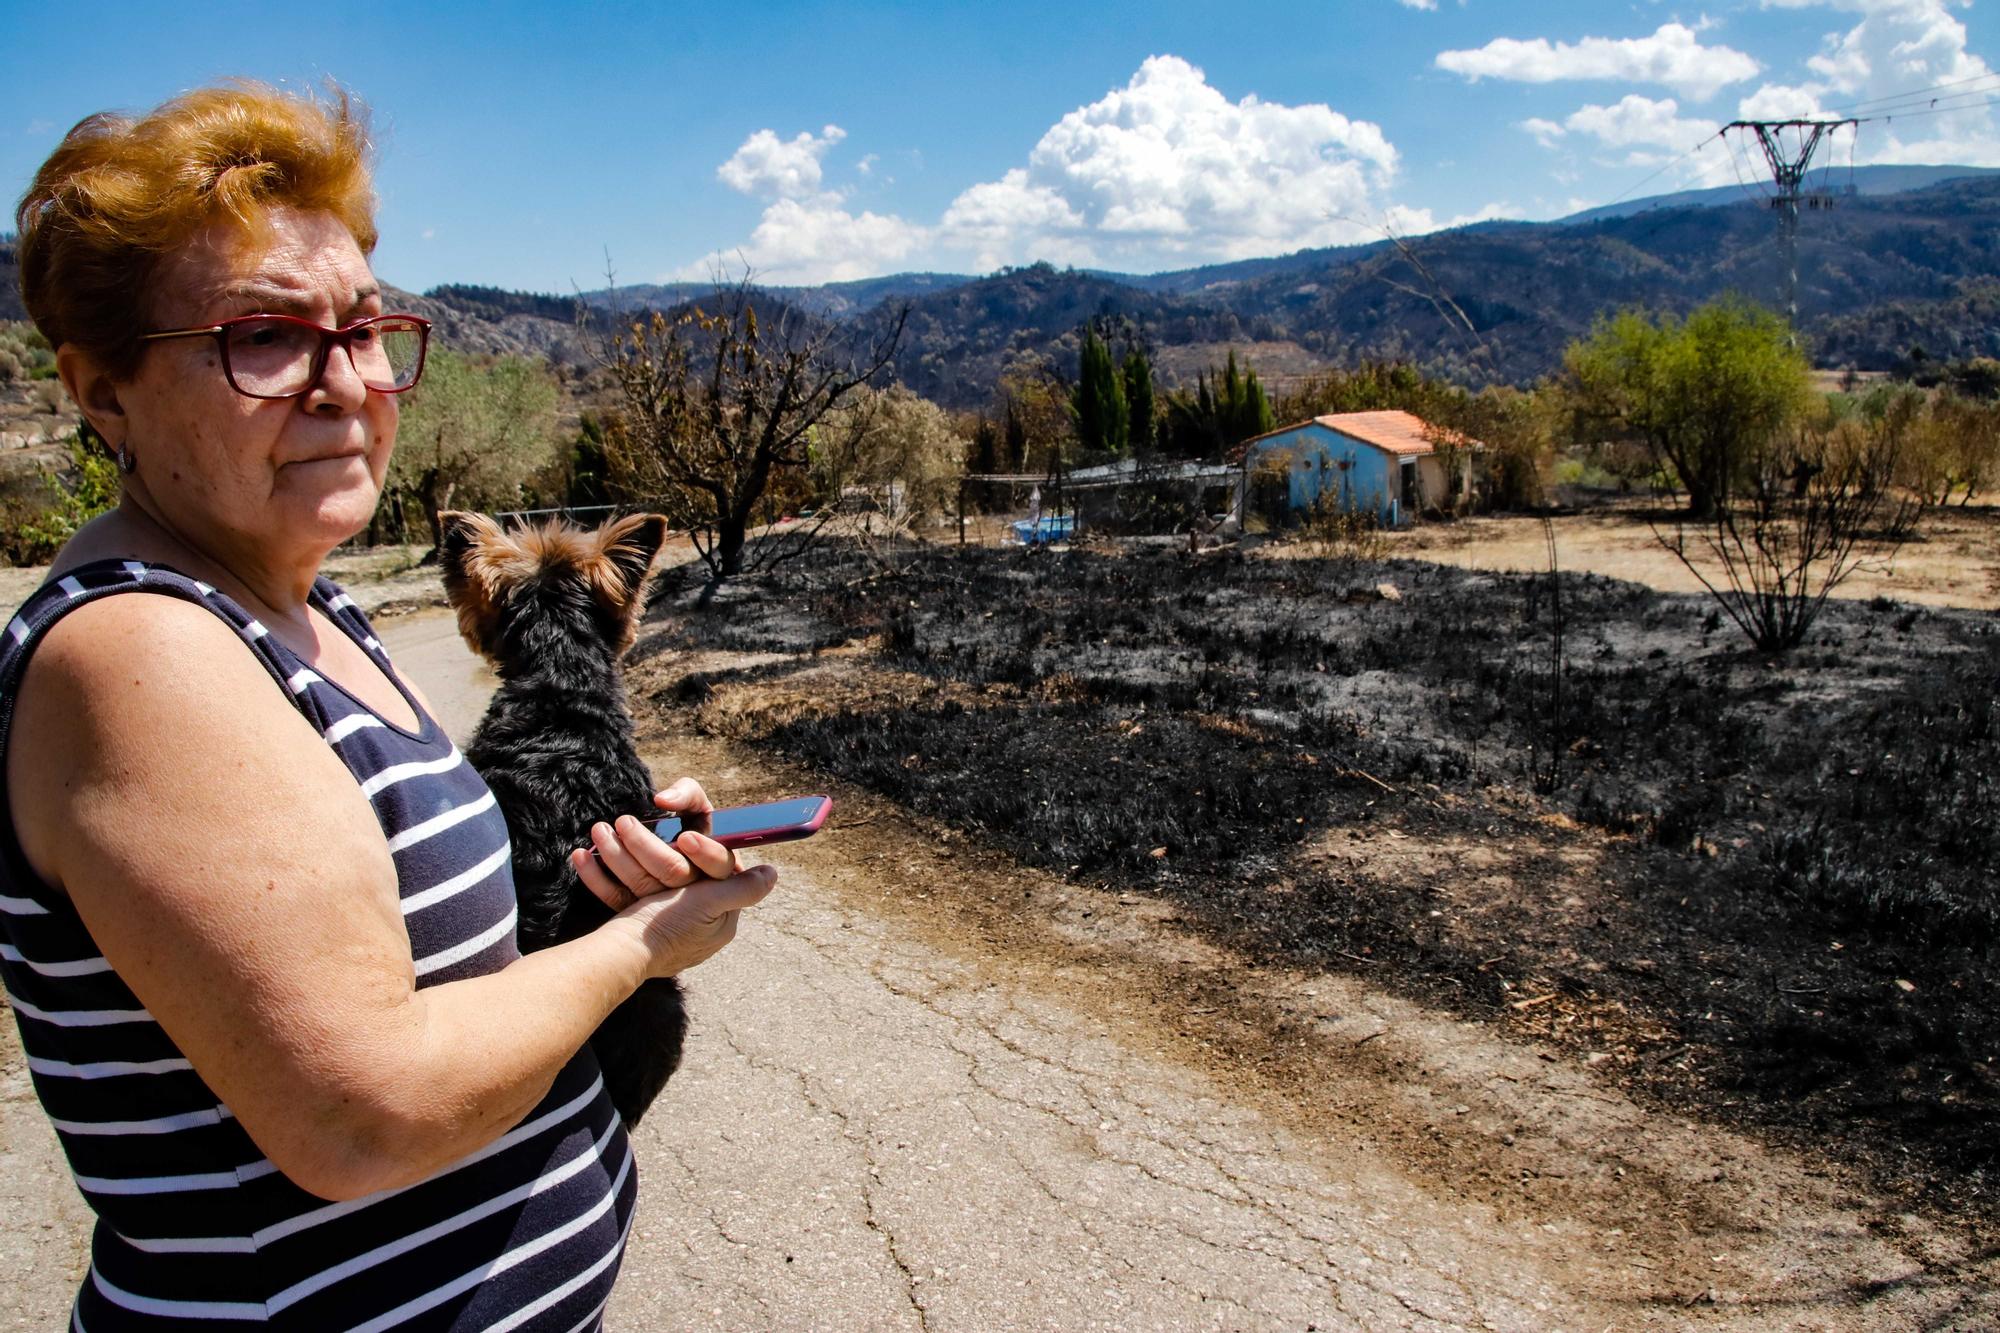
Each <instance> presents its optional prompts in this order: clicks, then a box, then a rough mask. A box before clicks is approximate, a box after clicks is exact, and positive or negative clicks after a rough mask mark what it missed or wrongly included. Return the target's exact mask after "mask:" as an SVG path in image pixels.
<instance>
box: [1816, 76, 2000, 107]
mask: <svg viewBox="0 0 2000 1333" xmlns="http://www.w3.org/2000/svg"><path fill="white" fill-rule="evenodd" d="M1981 79H2000V70H1988V71H1986V73H1984V74H1974V75H1971V76H1969V77H1967V78H1963V79H1953V80H1951V81H1950V82H1948V83H1934V84H1932V85H1931V86H1930V87H1928V88H1914V89H1911V90H1910V91H1909V92H1906V93H1891V94H1890V95H1889V96H1887V97H1872V98H1869V99H1867V100H1866V101H1861V102H1853V103H1850V104H1848V105H1846V106H1836V107H1828V108H1827V110H1828V111H1829V112H1834V111H1859V110H1860V109H1861V108H1862V107H1867V106H1878V105H1880V104H1881V103H1883V102H1907V101H1910V100H1913V99H1920V98H1923V97H1926V96H1928V95H1930V94H1932V93H1936V92H1941V91H1942V90H1944V89H1946V88H1959V87H1963V86H1964V85H1965V84H1968V83H1978V82H1979V81H1980V80H1981ZM1957 95H1959V96H1962V95H1963V94H1957Z"/></svg>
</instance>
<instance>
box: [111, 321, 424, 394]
mask: <svg viewBox="0 0 2000 1333" xmlns="http://www.w3.org/2000/svg"><path fill="white" fill-rule="evenodd" d="M430 336H431V322H430V321H429V320H427V319H419V318H418V317H417V316H415V315H376V316H374V317H373V318H372V319H357V320H355V321H354V322H353V323H352V324H349V325H347V326H346V327H345V328H338V329H328V328H322V327H320V326H319V325H317V324H315V323H313V322H312V321H311V320H309V319H299V318H297V317H295V316H292V315H239V316H237V317H236V318H235V319H225V320H223V321H221V322H220V323H216V324H209V325H205V326H204V327H202V328H198V329H169V330H167V331H166V332H164V333H142V334H140V335H139V340H140V341H141V342H151V341H154V340H156V339H162V338H214V339H215V343H216V346H218V347H220V348H221V349H222V373H223V374H224V375H226V376H227V377H228V379H229V387H230V388H232V389H234V390H236V392H238V393H240V394H242V395H243V396H244V397H246V398H297V397H300V396H302V395H304V394H307V393H310V392H311V391H312V389H313V386H314V385H316V384H318V383H319V381H320V376H322V375H324V374H325V373H326V362H327V358H328V357H330V356H331V355H333V348H334V346H335V345H336V344H338V345H339V346H340V347H342V348H344V349H345V350H346V352H347V359H348V361H349V363H350V364H352V365H353V367H354V371H355V373H356V374H357V375H359V376H360V377H361V382H362V383H363V384H365V385H367V386H368V388H370V389H372V390H373V391H374V392H376V393H402V392H404V391H405V390H407V389H412V388H415V387H416V383H417V377H418V376H420V375H422V374H423V373H424V351H425V349H426V348H427V347H428V346H429V344H430Z"/></svg>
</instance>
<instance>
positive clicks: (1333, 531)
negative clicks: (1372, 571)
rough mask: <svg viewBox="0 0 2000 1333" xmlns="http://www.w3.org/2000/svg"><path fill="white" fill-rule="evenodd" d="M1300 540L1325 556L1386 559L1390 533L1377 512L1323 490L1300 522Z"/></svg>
mask: <svg viewBox="0 0 2000 1333" xmlns="http://www.w3.org/2000/svg"><path fill="white" fill-rule="evenodd" d="M1299 542H1300V544H1301V545H1303V546H1304V547H1305V549H1306V551H1307V552H1308V553H1310V554H1312V555H1314V556H1317V557H1319V558H1320V559H1322V560H1347V561H1355V560H1386V559H1388V556H1389V537H1388V534H1387V533H1385V532H1383V531H1382V524H1381V521H1380V520H1379V519H1378V518H1377V516H1376V515H1375V513H1374V512H1372V511H1366V510H1361V509H1356V508H1352V507H1350V506H1347V505H1343V504H1342V503H1340V499H1339V497H1338V496H1336V495H1334V494H1333V493H1332V492H1327V493H1325V494H1322V495H1321V496H1320V498H1319V499H1318V500H1316V501H1314V503H1313V507H1312V508H1311V509H1309V510H1307V511H1306V516H1305V520H1304V522H1302V523H1301V524H1300V525H1299Z"/></svg>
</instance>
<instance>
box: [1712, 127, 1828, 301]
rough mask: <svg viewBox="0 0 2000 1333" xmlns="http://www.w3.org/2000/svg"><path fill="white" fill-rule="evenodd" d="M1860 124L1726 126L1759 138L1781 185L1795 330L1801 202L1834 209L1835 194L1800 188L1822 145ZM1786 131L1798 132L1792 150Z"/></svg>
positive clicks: (1775, 202)
mask: <svg viewBox="0 0 2000 1333" xmlns="http://www.w3.org/2000/svg"><path fill="white" fill-rule="evenodd" d="M1860 123H1861V122H1860V121H1858V120H1736V121H1731V122H1730V123H1729V124H1727V125H1724V126H1723V127H1722V132H1723V133H1724V134H1727V133H1729V131H1731V130H1749V131H1750V132H1751V133H1753V134H1755V135H1756V136H1757V145H1758V147H1760V148H1762V149H1763V150H1764V161H1765V162H1767V163H1769V164H1770V167H1771V179H1772V180H1773V181H1775V182H1776V183H1777V186H1778V192H1777V193H1776V194H1774V195H1772V196H1771V207H1772V208H1774V209H1776V210H1777V212H1778V251H1779V255H1780V257H1781V258H1782V259H1783V261H1784V265H1785V320H1786V322H1787V323H1789V324H1790V325H1791V326H1792V327H1793V328H1794V329H1796V328H1797V327H1798V323H1799V202H1800V201H1801V200H1805V201H1806V202H1807V205H1808V207H1811V208H1832V207H1833V196H1832V195H1830V194H1825V193H1802V192H1801V191H1800V189H1799V186H1800V185H1801V184H1803V183H1804V182H1805V178H1806V170H1807V168H1808V167H1810V166H1811V165H1812V159H1813V154H1814V153H1815V152H1817V151H1819V146H1820V144H1821V142H1822V141H1824V140H1825V139H1826V137H1827V136H1828V135H1829V134H1832V133H1833V132H1834V131H1835V130H1837V129H1839V128H1840V127H1841V126H1842V125H1859V124H1860ZM1786 130H1795V131H1797V133H1798V138H1797V140H1796V141H1795V146H1794V147H1792V148H1787V147H1786V146H1785V142H1784V132H1785V131H1786Z"/></svg>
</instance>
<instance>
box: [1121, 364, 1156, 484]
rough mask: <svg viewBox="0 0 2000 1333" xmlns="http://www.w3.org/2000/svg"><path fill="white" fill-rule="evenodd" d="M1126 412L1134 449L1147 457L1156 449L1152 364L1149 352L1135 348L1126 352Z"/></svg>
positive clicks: (1133, 450) (1124, 368)
mask: <svg viewBox="0 0 2000 1333" xmlns="http://www.w3.org/2000/svg"><path fill="white" fill-rule="evenodd" d="M1123 370H1124V380H1125V411H1126V415H1127V417H1128V418H1129V419H1130V421H1131V423H1132V424H1131V428H1130V439H1131V443H1132V452H1133V453H1135V454H1138V455H1140V456H1141V457H1146V456H1148V455H1150V454H1151V453H1152V452H1153V445H1154V441H1155V425H1154V421H1153V416H1154V407H1153V365H1152V362H1150V361H1148V360H1147V359H1146V353H1145V352H1144V351H1143V350H1141V349H1140V348H1137V347H1134V348H1132V349H1131V350H1130V351H1128V352H1126V353H1125V364H1124V367H1123Z"/></svg>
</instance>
